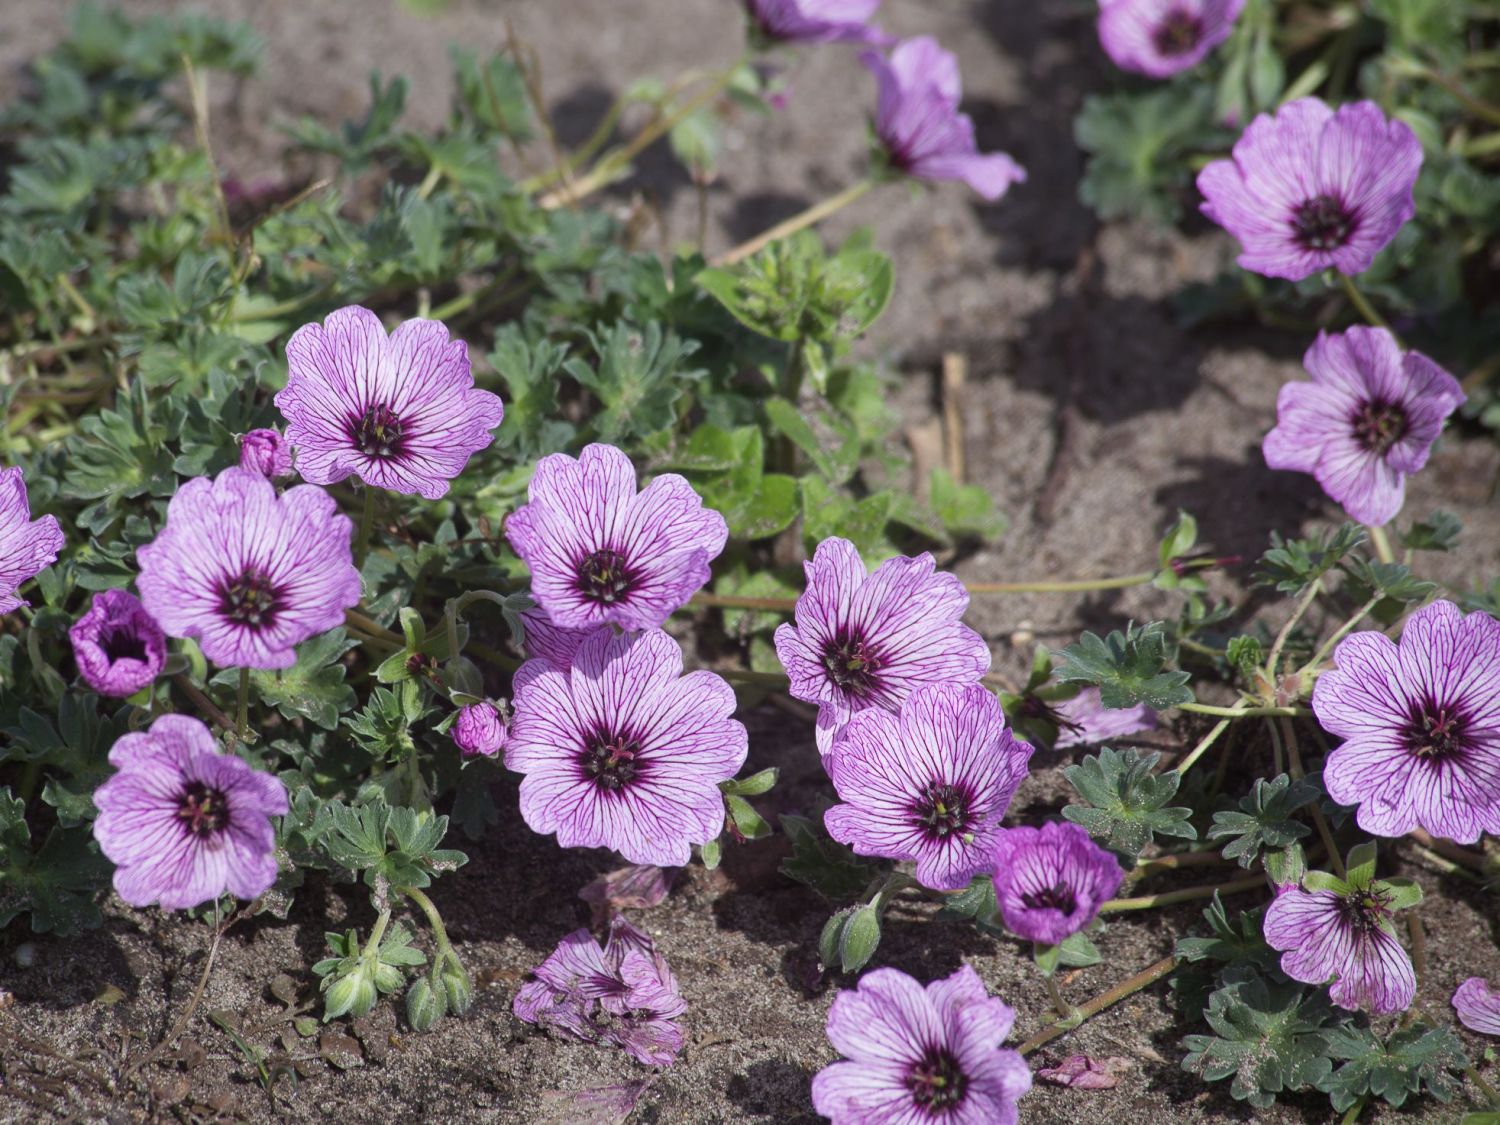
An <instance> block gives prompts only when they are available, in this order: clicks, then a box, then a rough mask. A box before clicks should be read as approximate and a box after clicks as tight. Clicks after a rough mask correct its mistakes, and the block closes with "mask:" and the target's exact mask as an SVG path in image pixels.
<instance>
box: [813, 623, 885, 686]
mask: <svg viewBox="0 0 1500 1125" xmlns="http://www.w3.org/2000/svg"><path fill="white" fill-rule="evenodd" d="M884 666H885V661H884V659H882V657H881V656H880V654H879V653H877V652H876V651H875V650H874V649H873V648H872V647H871V646H870V645H869V644H868V643H867V642H866V641H865V639H864V637H862V636H861V635H860V634H859V633H857V632H852V631H851V630H850V629H849V628H847V627H845V628H842V629H840V630H839V631H838V632H837V633H835V634H834V636H833V638H832V639H831V640H830V641H828V643H827V644H825V645H824V646H823V667H824V668H826V669H828V678H829V679H831V680H832V681H833V682H834V683H835V684H837V685H838V687H839V688H841V689H842V690H844V691H847V692H848V693H849V694H850V695H857V696H861V697H863V696H868V695H870V694H872V693H873V692H874V690H875V687H876V682H875V676H876V674H877V673H878V672H879V671H880V669H881V668H883V667H884Z"/></svg>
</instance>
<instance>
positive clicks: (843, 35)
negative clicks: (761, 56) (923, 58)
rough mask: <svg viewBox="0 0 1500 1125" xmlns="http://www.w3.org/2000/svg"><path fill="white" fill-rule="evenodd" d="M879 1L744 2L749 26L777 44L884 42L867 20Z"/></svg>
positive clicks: (751, 0)
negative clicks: (748, 17) (748, 16)
mask: <svg viewBox="0 0 1500 1125" xmlns="http://www.w3.org/2000/svg"><path fill="white" fill-rule="evenodd" d="M878 7H880V0H745V10H746V11H747V12H748V13H749V15H750V23H751V26H752V27H753V28H754V29H755V31H756V32H757V33H759V35H760V36H761V37H762V38H764V39H766V40H768V41H771V42H780V43H885V42H888V39H887V37H886V36H885V35H884V34H883V33H882V32H881V30H880V29H879V28H878V27H873V26H871V24H870V20H871V19H873V18H874V16H875V9H876V8H878Z"/></svg>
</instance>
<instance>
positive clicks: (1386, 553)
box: [1365, 523, 1396, 563]
mask: <svg viewBox="0 0 1500 1125" xmlns="http://www.w3.org/2000/svg"><path fill="white" fill-rule="evenodd" d="M1365 530H1366V531H1368V532H1369V533H1370V546H1372V547H1374V548H1375V557H1376V558H1377V559H1379V560H1380V561H1381V562H1383V563H1393V562H1395V561H1396V552H1394V551H1392V550H1391V541H1390V540H1389V539H1388V538H1386V534H1385V528H1383V527H1377V526H1376V525H1375V524H1372V523H1367V524H1365Z"/></svg>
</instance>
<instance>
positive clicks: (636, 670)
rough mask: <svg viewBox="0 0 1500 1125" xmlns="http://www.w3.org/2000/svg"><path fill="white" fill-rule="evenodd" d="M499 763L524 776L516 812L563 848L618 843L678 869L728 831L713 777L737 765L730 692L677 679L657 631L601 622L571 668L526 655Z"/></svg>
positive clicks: (740, 734)
mask: <svg viewBox="0 0 1500 1125" xmlns="http://www.w3.org/2000/svg"><path fill="white" fill-rule="evenodd" d="M513 702H514V706H515V717H514V719H512V721H511V727H510V743H509V745H508V746H507V747H506V751H505V764H506V765H507V766H508V767H509V768H511V769H512V770H515V771H516V772H518V773H522V774H524V775H525V777H524V779H523V780H522V781H521V816H522V818H523V819H524V820H525V821H526V823H527V824H528V825H530V826H531V828H532V830H533V831H535V832H542V833H548V832H555V833H557V842H558V843H559V844H561V845H562V846H563V847H565V848H614V849H615V850H616V851H617V852H619V853H620V854H621V855H623V856H624V857H625V858H626V859H628V860H630V861H631V862H632V863H655V864H662V865H671V866H678V867H680V866H682V865H683V864H686V863H687V862H688V860H689V858H690V857H691V855H692V849H691V845H693V844H704V843H707V842H708V841H710V840H714V839H717V838H718V836H719V833H720V831H721V830H722V829H723V827H724V797H723V794H722V793H720V791H719V782H721V781H726V780H728V779H729V778H731V777H733V776H734V775H735V773H736V772H737V771H738V770H739V768H740V766H741V765H742V764H743V763H744V761H745V753H746V749H747V747H748V744H749V736H748V735H747V734H746V732H745V728H744V726H743V725H742V724H740V723H738V722H736V721H735V720H734V719H733V718H731V716H732V715H733V714H734V709H735V700H734V691H733V689H732V688H730V686H729V685H728V684H727V683H725V682H724V681H723V679H721V678H720V677H719V676H716V675H714V673H712V672H708V671H697V672H689V673H688V674H687V675H686V676H684V675H683V674H682V649H681V647H679V645H678V644H677V642H676V641H674V640H673V639H672V638H671V637H669V636H667V634H666V633H663V632H662V631H661V630H660V629H652V630H648V631H647V632H644V633H633V634H625V635H616V634H615V633H614V632H613V631H612V630H611V629H609V628H607V627H602V628H600V629H598V630H596V631H595V632H594V633H593V634H591V635H590V636H589V637H588V638H587V639H585V640H584V642H583V643H582V644H581V645H579V647H578V652H577V655H576V656H575V658H574V660H573V666H572V668H571V669H559V668H557V667H556V666H555V665H553V664H551V663H549V662H547V661H545V660H528V661H527V662H526V663H525V664H523V665H521V669H520V671H519V672H517V673H516V677H515V699H514V701H513Z"/></svg>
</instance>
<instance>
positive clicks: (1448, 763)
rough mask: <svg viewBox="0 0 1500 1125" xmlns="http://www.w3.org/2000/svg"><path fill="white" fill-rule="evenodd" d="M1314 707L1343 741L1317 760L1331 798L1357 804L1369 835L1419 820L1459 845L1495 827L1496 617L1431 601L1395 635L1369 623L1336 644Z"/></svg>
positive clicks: (1499, 632) (1499, 657) (1401, 832)
mask: <svg viewBox="0 0 1500 1125" xmlns="http://www.w3.org/2000/svg"><path fill="white" fill-rule="evenodd" d="M1333 658H1334V663H1335V664H1336V665H1337V667H1336V668H1334V669H1333V670H1331V671H1328V672H1324V673H1323V674H1322V675H1321V676H1319V677H1318V683H1317V686H1316V687H1315V688H1314V689H1313V697H1312V705H1313V711H1314V712H1315V713H1316V715H1317V717H1318V722H1319V723H1320V724H1321V725H1322V726H1323V728H1324V729H1325V730H1327V731H1328V732H1329V733H1330V734H1335V735H1338V736H1339V737H1340V738H1342V739H1343V740H1344V742H1343V745H1341V746H1339V747H1337V748H1336V749H1335V750H1334V751H1333V752H1332V753H1331V754H1330V755H1329V756H1328V762H1327V765H1325V766H1324V768H1323V784H1324V785H1326V786H1327V787H1328V795H1329V796H1330V797H1332V798H1333V799H1334V800H1335V801H1338V802H1339V803H1340V804H1344V805H1358V806H1359V809H1358V812H1357V813H1356V814H1355V816H1356V819H1357V820H1358V822H1359V826H1360V827H1361V828H1363V829H1364V830H1365V831H1366V832H1370V833H1373V834H1374V835H1376V836H1405V835H1406V834H1407V833H1408V832H1410V831H1411V830H1412V829H1414V828H1423V829H1426V830H1427V831H1428V832H1430V833H1432V834H1433V835H1434V836H1444V837H1447V838H1448V839H1450V840H1456V841H1458V842H1459V843H1461V844H1472V843H1473V842H1474V841H1476V840H1478V839H1479V836H1480V834H1481V833H1483V832H1488V833H1490V834H1492V835H1494V834H1497V833H1500V769H1497V768H1496V765H1495V763H1496V761H1497V760H1500V621H1496V620H1495V619H1494V618H1493V617H1490V616H1489V615H1488V614H1485V613H1482V612H1475V613H1471V614H1469V615H1468V616H1467V617H1465V616H1464V615H1463V613H1462V612H1460V610H1459V609H1458V607H1457V606H1455V605H1454V604H1453V603H1452V602H1446V601H1439V602H1434V603H1433V604H1432V605H1429V606H1427V607H1425V608H1423V609H1420V610H1418V611H1417V612H1416V613H1414V614H1412V615H1411V617H1410V618H1408V619H1407V622H1406V626H1405V628H1404V629H1403V630H1402V633H1401V643H1400V644H1399V645H1397V644H1395V643H1393V642H1392V641H1391V639H1390V638H1389V637H1387V636H1385V634H1383V633H1379V632H1375V631H1373V630H1367V631H1364V632H1359V633H1354V634H1352V635H1350V636H1348V637H1345V638H1344V639H1343V640H1342V641H1340V642H1339V646H1338V648H1337V649H1335V650H1334V654H1333Z"/></svg>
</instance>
